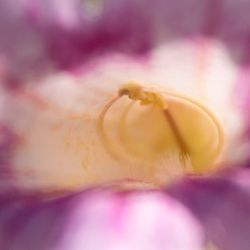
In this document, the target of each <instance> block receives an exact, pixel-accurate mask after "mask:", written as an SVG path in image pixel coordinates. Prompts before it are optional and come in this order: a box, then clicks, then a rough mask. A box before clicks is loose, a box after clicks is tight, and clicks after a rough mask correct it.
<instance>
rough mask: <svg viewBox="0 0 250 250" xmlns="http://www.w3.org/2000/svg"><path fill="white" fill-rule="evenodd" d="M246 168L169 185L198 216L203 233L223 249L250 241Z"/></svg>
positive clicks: (231, 249)
mask: <svg viewBox="0 0 250 250" xmlns="http://www.w3.org/2000/svg"><path fill="white" fill-rule="evenodd" d="M249 174H250V172H249V170H242V169H241V170H231V171H227V172H225V173H221V174H220V175H219V174H218V175H217V176H214V177H210V178H209V177H208V178H190V179H187V180H186V181H183V182H180V183H179V184H176V186H174V187H172V188H170V190H169V192H170V194H171V195H172V196H173V197H175V198H176V199H178V200H179V201H181V202H182V203H183V204H185V205H186V206H187V207H188V208H189V209H190V210H191V211H192V212H193V214H194V215H195V216H196V218H198V219H199V220H200V222H201V223H202V224H203V226H204V228H205V233H206V237H207V239H208V240H210V241H212V242H214V244H215V245H216V246H218V248H219V249H222V250H224V249H225V250H235V249H238V250H247V249H249V245H250V239H249V234H250V223H249V222H250V186H249Z"/></svg>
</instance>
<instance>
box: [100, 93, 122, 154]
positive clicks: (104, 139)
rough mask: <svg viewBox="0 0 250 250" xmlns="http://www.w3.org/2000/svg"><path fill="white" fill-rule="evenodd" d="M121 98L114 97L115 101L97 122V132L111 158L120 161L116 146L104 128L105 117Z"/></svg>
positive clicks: (110, 103) (107, 105)
mask: <svg viewBox="0 0 250 250" xmlns="http://www.w3.org/2000/svg"><path fill="white" fill-rule="evenodd" d="M120 98H121V96H120V95H118V96H116V97H114V98H113V99H111V101H109V102H108V103H107V104H106V105H105V106H104V108H103V110H102V112H101V113H100V115H99V117H98V120H97V131H98V134H99V136H100V138H101V141H102V143H103V145H104V146H105V148H106V149H108V151H109V153H110V154H111V156H112V157H113V158H115V159H119V158H120V157H119V156H118V155H117V153H116V151H115V149H114V146H113V145H112V144H111V143H110V140H109V138H108V136H107V134H106V132H105V128H104V119H105V116H106V114H107V112H108V111H109V109H110V108H111V107H112V106H113V104H114V103H115V102H116V101H117V100H119V99H120Z"/></svg>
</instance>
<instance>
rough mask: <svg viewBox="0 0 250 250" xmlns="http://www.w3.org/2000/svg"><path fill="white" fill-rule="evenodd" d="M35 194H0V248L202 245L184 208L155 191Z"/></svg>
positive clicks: (186, 249) (193, 249)
mask: <svg viewBox="0 0 250 250" xmlns="http://www.w3.org/2000/svg"><path fill="white" fill-rule="evenodd" d="M37 197H39V195H38V196H37ZM37 197H36V198H35V197H26V198H25V196H23V197H21V196H19V197H18V196H15V195H13V194H12V195H10V194H9V195H8V197H7V196H1V198H0V201H1V203H0V205H1V211H0V232H1V234H0V247H1V249H6V250H7V249H13V250H14V249H19V250H27V249H36V250H50V249H51V250H52V249H53V250H68V249H70V250H80V249H86V250H88V249H89V250H95V249H100V246H101V248H102V249H109V250H112V249H114V250H118V249H121V250H122V249H124V250H125V249H131V250H133V249H134V250H139V249H143V250H147V249H148V250H150V249H154V250H157V249H161V250H163V249H166V250H172V249H178V250H201V249H202V244H203V236H202V232H201V228H200V227H199V224H198V223H196V221H195V220H194V219H193V218H192V216H190V214H189V213H188V212H187V211H186V210H185V209H184V207H182V206H181V205H180V204H178V203H177V202H176V201H174V200H173V199H171V198H169V197H166V195H164V194H161V193H159V192H156V191H152V192H138V193H137V192H134V193H131V192H125V193H119V192H118V193H117V192H113V191H108V190H106V191H105V190H102V191H100V190H92V191H85V192H82V193H79V194H74V195H68V196H66V197H62V198H58V199H55V200H44V201H42V199H41V197H40V200H38V199H37Z"/></svg>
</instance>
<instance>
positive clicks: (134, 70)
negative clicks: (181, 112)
mask: <svg viewBox="0 0 250 250" xmlns="http://www.w3.org/2000/svg"><path fill="white" fill-rule="evenodd" d="M236 78H237V68H236V66H235V65H234V64H233V63H232V61H231V60H230V57H229V56H228V52H227V51H226V49H225V47H223V44H221V43H218V42H217V41H212V40H208V41H205V40H200V41H199V40H197V41H195V40H190V41H189V40H186V41H175V42H172V43H169V44H165V45H163V46H162V47H159V48H157V49H155V50H154V51H153V52H152V53H151V54H150V56H149V57H148V58H145V59H143V60H141V61H140V59H138V60H137V59H134V58H129V57H125V56H122V55H109V56H108V57H107V58H102V59H100V60H98V61H95V62H93V64H92V65H90V66H89V68H88V69H86V68H85V69H84V72H83V73H82V75H80V76H77V77H76V76H72V75H69V74H57V75H51V76H50V77H48V78H47V79H43V80H42V82H41V83H40V84H38V85H36V84H32V83H31V85H30V89H29V90H30V91H32V92H33V93H35V95H37V96H38V97H39V98H41V99H43V100H44V101H45V102H47V103H48V105H47V106H46V105H45V106H46V107H41V105H39V104H35V103H34V101H32V100H29V98H23V97H21V98H15V99H13V98H12V97H11V96H10V98H9V104H8V105H9V107H10V110H11V111H10V114H9V115H8V119H7V120H8V123H9V125H10V126H11V127H13V128H14V129H15V130H16V131H17V132H18V133H19V134H21V135H23V137H24V138H25V139H24V143H23V144H22V145H21V146H20V147H19V148H18V150H17V151H16V155H15V158H14V159H13V165H14V166H15V168H17V169H19V170H20V169H22V170H25V171H27V172H29V173H31V175H32V176H34V178H30V179H29V180H25V185H28V186H30V185H31V186H33V185H35V186H38V187H40V186H43V187H44V186H45V187H51V186H52V187H61V188H62V187H64V188H75V187H79V186H86V185H87V186H88V185H95V184H99V183H105V182H109V181H112V180H119V179H123V178H131V179H140V180H143V181H146V182H154V181H155V182H157V183H158V182H159V183H162V182H163V183H164V180H165V181H166V183H167V182H168V180H169V179H171V178H173V177H176V176H179V174H180V172H182V171H180V168H179V167H178V166H180V163H179V161H178V157H170V159H166V161H165V162H164V164H162V165H159V163H156V164H155V165H154V166H153V170H152V166H147V164H145V162H144V163H143V164H141V163H135V162H133V160H132V162H131V159H129V161H128V162H124V163H120V162H119V163H118V162H116V161H114V159H112V157H110V155H109V154H108V153H107V150H105V149H104V147H103V145H102V143H101V142H100V139H99V137H98V135H97V132H96V122H97V117H98V115H99V113H100V111H101V110H102V108H103V106H104V105H105V104H106V103H107V102H108V100H109V99H110V98H111V97H112V96H114V94H116V93H117V90H118V89H119V87H120V86H121V85H122V84H123V83H124V82H127V81H130V80H133V81H136V82H138V83H141V84H157V85H159V86H160V87H163V88H165V89H171V90H174V91H177V92H179V93H181V94H185V95H187V96H190V97H192V98H195V99H197V100H199V101H201V102H202V103H204V104H205V105H207V106H208V107H209V108H210V109H212V110H213V111H214V112H215V114H216V115H217V117H218V118H219V120H220V121H221V123H222V126H223V128H224V132H225V149H224V155H223V156H222V158H223V160H224V159H226V161H229V162H230V159H231V158H232V159H233V157H231V155H233V154H232V152H234V151H233V150H235V148H233V145H234V142H235V141H236V139H237V138H238V136H239V135H240V133H241V132H242V129H243V125H242V117H241V114H240V112H239V110H237V107H235V106H234V103H233V91H234V87H235V86H234V83H235V80H236ZM51 107H56V108H51ZM75 115H77V116H78V115H79V117H81V118H79V117H78V118H75ZM232 149H233V150H232ZM235 154H236V153H235ZM173 159H176V160H173ZM234 160H237V159H234ZM172 170H174V171H172ZM159 176H160V178H159ZM162 180H163V181H162Z"/></svg>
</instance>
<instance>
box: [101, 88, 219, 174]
mask: <svg viewBox="0 0 250 250" xmlns="http://www.w3.org/2000/svg"><path fill="white" fill-rule="evenodd" d="M124 96H125V97H126V96H127V99H126V100H124V98H122V97H124ZM118 100H120V101H119V102H118ZM129 100H131V102H128V101H129ZM124 102H125V104H124ZM115 103H117V104H116V105H115V106H119V105H120V106H121V108H120V109H119V110H120V111H119V112H117V110H116V111H115V110H113V106H114V104H115ZM122 104H123V105H122ZM124 106H125V109H124ZM111 108H112V110H111ZM123 109H124V110H123ZM109 110H111V111H112V112H111V111H110V112H109V116H108V117H107V114H108V111H109ZM114 117H115V118H114ZM108 118H109V119H108ZM108 122H111V124H112V125H113V127H115V130H116V131H109V130H108V129H107V128H106V127H105V126H104V125H106V124H107V123H108ZM97 130H98V134H99V136H100V139H101V141H102V143H103V145H104V147H105V148H106V150H107V151H108V152H109V154H110V155H111V156H112V157H113V158H114V159H116V160H118V161H126V160H129V161H130V162H131V161H133V160H134V161H138V160H139V161H142V162H143V161H145V162H157V161H158V160H159V159H161V158H162V157H164V156H167V155H168V156H169V155H171V154H176V152H177V153H178V154H179V158H180V161H181V162H182V163H183V171H184V172H187V171H189V172H190V171H191V173H203V172H206V171H209V170H211V169H213V168H214V166H215V162H216V160H217V159H218V156H219V155H220V153H221V151H222V148H223V132H222V128H221V125H220V124H219V122H218V120H217V118H216V117H215V116H214V114H213V113H212V112H211V111H210V110H209V109H207V108H206V107H205V106H203V105H202V104H201V103H199V102H197V101H195V100H192V99H191V98H188V97H185V96H182V95H179V94H177V93H174V92H169V91H158V90H157V89H153V88H152V87H144V86H141V85H139V84H136V83H127V84H125V85H124V86H122V87H121V88H120V90H119V91H118V94H117V95H116V96H115V97H114V98H113V99H112V100H111V101H110V102H108V103H107V104H106V105H105V107H104V108H103V110H102V112H101V113H100V115H99V118H98V126H97ZM187 162H188V163H190V162H191V170H190V169H189V170H187V167H186V166H185V165H186V163H187Z"/></svg>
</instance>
